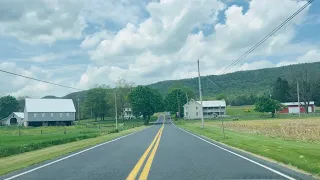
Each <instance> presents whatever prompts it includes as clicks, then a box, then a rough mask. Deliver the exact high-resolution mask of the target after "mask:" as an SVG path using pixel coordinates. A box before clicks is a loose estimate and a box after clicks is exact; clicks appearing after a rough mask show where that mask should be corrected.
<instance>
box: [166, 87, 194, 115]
mask: <svg viewBox="0 0 320 180" xmlns="http://www.w3.org/2000/svg"><path fill="white" fill-rule="evenodd" d="M187 98H188V99H189V100H190V99H191V98H194V93H193V91H192V90H191V89H189V88H188V87H181V88H175V89H171V90H170V92H169V93H168V94H167V95H166V97H165V104H166V108H165V109H166V110H167V111H170V112H171V113H174V114H175V113H176V112H180V117H183V114H184V112H183V111H184V108H183V105H185V104H186V103H187Z"/></svg>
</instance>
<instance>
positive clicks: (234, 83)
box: [149, 62, 320, 98]
mask: <svg viewBox="0 0 320 180" xmlns="http://www.w3.org/2000/svg"><path fill="white" fill-rule="evenodd" d="M304 70H308V71H309V72H310V73H311V74H312V75H313V77H319V78H320V62H316V63H306V64H296V65H289V66H283V67H277V68H266V69H259V70H250V71H238V72H234V73H229V74H224V75H220V76H216V75H210V76H205V77H201V83H202V88H203V95H204V96H205V97H207V98H210V97H216V96H217V95H219V94H221V93H223V94H224V95H225V96H227V97H236V96H240V95H247V96H248V95H259V94H264V93H268V94H269V93H270V92H271V89H272V85H273V84H274V83H275V81H276V79H277V78H278V77H282V78H285V79H287V80H288V81H289V82H290V81H292V79H293V77H294V76H297V74H298V73H299V72H301V71H304ZM181 85H182V86H187V87H189V88H191V89H192V90H193V91H194V92H196V93H198V92H199V91H198V79H197V78H191V79H180V80H169V81H162V82H157V83H154V84H151V85H149V86H150V87H152V88H154V89H157V90H159V91H161V92H162V93H166V92H168V90H169V89H170V88H171V87H174V86H181Z"/></svg>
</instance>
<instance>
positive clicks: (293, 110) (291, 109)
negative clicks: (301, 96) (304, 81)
mask: <svg viewBox="0 0 320 180" xmlns="http://www.w3.org/2000/svg"><path fill="white" fill-rule="evenodd" d="M282 104H283V105H284V106H286V107H285V108H283V109H282V110H281V111H280V113H286V114H298V113H299V111H300V113H305V112H306V110H305V109H304V102H301V103H300V110H299V103H298V102H288V103H282ZM315 110H316V106H315V103H314V101H310V104H309V106H308V112H309V113H313V112H315Z"/></svg>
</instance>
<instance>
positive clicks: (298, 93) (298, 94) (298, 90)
mask: <svg viewBox="0 0 320 180" xmlns="http://www.w3.org/2000/svg"><path fill="white" fill-rule="evenodd" d="M297 96H298V107H299V117H300V114H301V113H300V89H299V81H297Z"/></svg>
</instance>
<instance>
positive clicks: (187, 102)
mask: <svg viewBox="0 0 320 180" xmlns="http://www.w3.org/2000/svg"><path fill="white" fill-rule="evenodd" d="M186 97H187V108H188V109H187V112H188V119H189V121H190V120H191V119H190V115H189V106H188V105H189V97H188V93H186Z"/></svg>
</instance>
